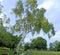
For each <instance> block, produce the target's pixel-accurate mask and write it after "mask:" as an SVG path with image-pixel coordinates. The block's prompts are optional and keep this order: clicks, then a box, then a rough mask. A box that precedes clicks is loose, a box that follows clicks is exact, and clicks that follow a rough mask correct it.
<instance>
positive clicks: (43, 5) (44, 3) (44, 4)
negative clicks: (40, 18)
mask: <svg viewBox="0 0 60 55" xmlns="http://www.w3.org/2000/svg"><path fill="white" fill-rule="evenodd" d="M53 5H54V3H53V1H48V0H45V2H43V3H42V4H40V5H38V8H39V9H40V8H45V9H49V8H51V7H52V6H53Z"/></svg>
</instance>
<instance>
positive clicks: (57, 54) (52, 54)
mask: <svg viewBox="0 0 60 55" xmlns="http://www.w3.org/2000/svg"><path fill="white" fill-rule="evenodd" d="M32 55H60V52H51V51H33V52H32Z"/></svg>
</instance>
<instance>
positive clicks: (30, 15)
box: [13, 0, 55, 37]
mask: <svg viewBox="0 0 60 55" xmlns="http://www.w3.org/2000/svg"><path fill="white" fill-rule="evenodd" d="M13 12H14V14H15V15H16V16H18V17H19V19H18V20H17V21H16V24H15V25H14V26H13V28H14V30H16V31H17V32H18V31H20V32H21V31H22V29H23V31H25V32H26V33H27V34H28V33H29V32H31V33H32V34H34V33H35V32H37V33H39V32H40V30H41V29H42V30H43V31H44V33H46V34H48V36H49V37H50V36H52V35H55V30H54V27H53V24H51V23H49V22H48V20H47V19H46V17H44V13H45V12H46V10H45V9H44V8H41V9H38V8H37V0H26V2H24V3H23V1H22V0H18V1H17V5H16V8H13ZM18 24H19V25H18ZM48 27H49V28H48Z"/></svg>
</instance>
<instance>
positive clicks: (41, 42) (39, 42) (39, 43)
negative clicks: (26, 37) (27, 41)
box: [31, 37, 47, 50]
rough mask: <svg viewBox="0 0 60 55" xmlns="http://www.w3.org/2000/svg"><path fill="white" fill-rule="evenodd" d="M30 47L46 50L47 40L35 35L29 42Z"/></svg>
mask: <svg viewBox="0 0 60 55" xmlns="http://www.w3.org/2000/svg"><path fill="white" fill-rule="evenodd" d="M31 48H32V49H37V50H46V49H47V41H46V40H45V39H43V38H41V37H37V38H36V39H33V40H32V42H31Z"/></svg>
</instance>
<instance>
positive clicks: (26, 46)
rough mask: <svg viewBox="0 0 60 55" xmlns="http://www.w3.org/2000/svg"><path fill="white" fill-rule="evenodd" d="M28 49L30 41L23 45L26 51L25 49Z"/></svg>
mask: <svg viewBox="0 0 60 55" xmlns="http://www.w3.org/2000/svg"><path fill="white" fill-rule="evenodd" d="M28 49H30V43H25V45H24V50H25V51H26V50H28Z"/></svg>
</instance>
